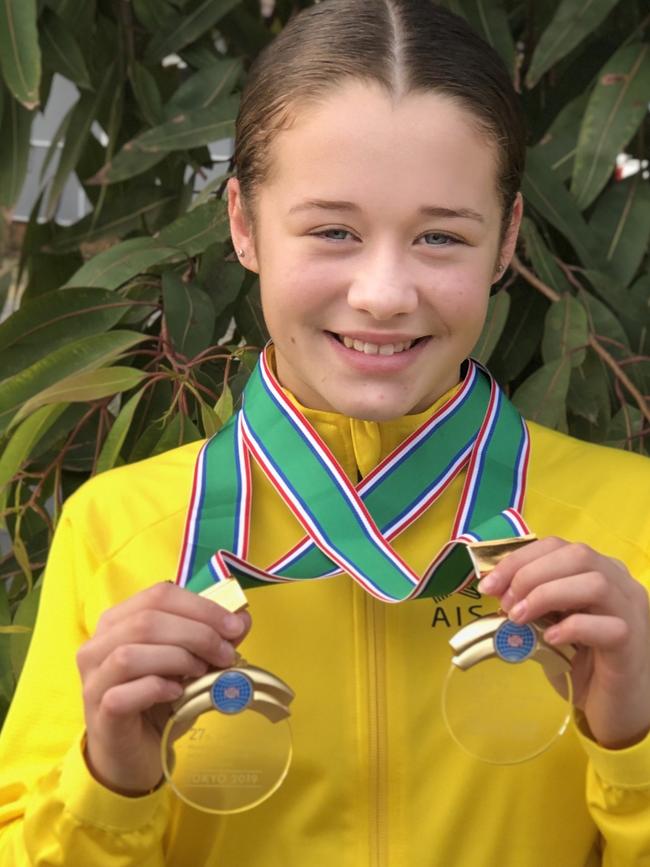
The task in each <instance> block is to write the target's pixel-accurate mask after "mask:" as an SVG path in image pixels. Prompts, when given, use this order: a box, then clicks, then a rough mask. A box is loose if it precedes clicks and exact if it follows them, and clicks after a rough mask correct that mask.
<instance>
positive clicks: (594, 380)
mask: <svg viewBox="0 0 650 867" xmlns="http://www.w3.org/2000/svg"><path fill="white" fill-rule="evenodd" d="M567 406H568V407H569V409H570V410H571V412H573V413H575V414H576V415H579V416H581V417H582V418H586V419H587V420H588V421H590V422H591V423H592V424H597V423H598V422H599V421H603V420H604V421H605V422H609V417H610V411H611V410H610V400H609V379H608V374H607V370H606V369H605V367H604V366H603V362H602V361H601V359H600V358H599V357H598V355H596V353H595V352H594V350H593V349H588V350H587V353H586V355H585V360H584V362H583V363H582V364H581V365H580V366H579V367H575V368H574V369H573V370H572V371H571V382H570V384H569V394H568V397H567Z"/></svg>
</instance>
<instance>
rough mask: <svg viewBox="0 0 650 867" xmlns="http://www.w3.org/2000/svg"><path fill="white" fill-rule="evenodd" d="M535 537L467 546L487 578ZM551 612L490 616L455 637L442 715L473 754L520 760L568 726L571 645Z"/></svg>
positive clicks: (477, 568) (478, 570) (504, 760)
mask: <svg viewBox="0 0 650 867" xmlns="http://www.w3.org/2000/svg"><path fill="white" fill-rule="evenodd" d="M534 539H535V537H534V536H531V535H528V536H524V537H522V538H518V539H499V540H496V541H491V542H476V543H470V544H468V546H467V548H468V552H469V555H470V557H471V559H472V562H473V564H474V569H475V572H476V575H477V576H478V577H479V578H483V577H484V576H485V575H487V574H488V573H489V572H491V571H492V569H494V568H495V566H496V565H497V563H499V562H500V561H501V560H502V559H503V558H504V557H506V556H507V555H508V554H509V553H511V552H512V551H513V550H516V549H517V548H520V547H521V546H522V545H525V544H528V543H529V542H531V541H533V540H534ZM553 622H554V619H553V618H552V617H546V618H541V619H539V620H537V621H534V622H532V623H525V624H518V623H514V622H512V621H511V620H508V617H507V615H506V614H504V613H502V612H499V613H496V614H490V615H487V616H485V617H482V618H480V619H479V620H476V621H474V622H473V623H470V624H468V625H467V626H465V627H463V628H462V629H461V630H460V631H459V632H457V633H456V635H454V636H453V638H452V639H451V640H450V642H449V643H450V645H451V647H452V650H453V651H454V656H453V657H452V660H451V662H452V665H451V667H450V670H449V673H448V675H447V679H446V681H445V685H444V690H443V716H444V719H445V723H446V725H447V728H448V729H449V732H450V733H451V735H452V737H453V738H454V740H455V741H456V742H457V743H458V744H459V745H460V746H461V747H462V748H463V749H464V750H465V751H466V752H469V753H470V754H471V755H472V756H474V757H475V758H479V759H482V760H483V761H487V762H493V763H496V764H515V763H518V762H522V761H526V760H527V759H530V758H533V757H534V756H536V755H539V754H540V753H541V752H543V751H544V750H546V749H548V747H549V746H550V745H551V744H552V743H553V742H554V741H555V740H556V739H557V738H558V737H559V736H560V735H561V734H562V733H563V732H564V731H565V729H566V727H567V725H568V722H569V719H570V715H571V706H570V702H571V697H572V691H571V677H570V674H571V660H572V658H573V656H574V655H575V648H574V647H573V646H571V645H561V646H552V645H550V644H548V643H547V642H546V641H545V640H544V631H545V630H546V629H547V628H548V627H549V626H550V625H551V624H552V623H553Z"/></svg>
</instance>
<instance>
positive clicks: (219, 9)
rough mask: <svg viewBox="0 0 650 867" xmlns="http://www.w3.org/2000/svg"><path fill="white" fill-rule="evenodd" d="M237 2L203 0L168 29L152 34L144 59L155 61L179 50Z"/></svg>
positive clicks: (195, 38) (234, 0)
mask: <svg viewBox="0 0 650 867" xmlns="http://www.w3.org/2000/svg"><path fill="white" fill-rule="evenodd" d="M239 2H240V0H204V2H203V3H201V4H199V5H198V6H197V7H196V8H195V9H194V10H193V11H192V12H191V13H190V14H186V15H184V16H183V17H182V18H180V17H179V19H178V21H177V22H176V23H175V24H174V26H172V27H171V28H170V29H169V30H167V31H166V32H164V31H163V32H159V33H156V34H155V35H154V37H153V39H152V40H151V42H150V43H149V45H148V47H147V50H146V53H145V61H146V62H147V63H156V62H158V61H160V60H162V59H163V58H164V57H166V56H167V55H168V54H173V53H174V52H177V51H180V49H181V48H184V47H185V46H186V45H189V44H190V43H191V42H195V41H196V40H197V39H198V38H199V37H200V36H202V35H203V34H204V33H205V32H206V31H207V30H209V29H210V28H211V27H213V26H214V25H215V24H216V23H217V21H219V19H220V18H223V16H224V15H225V14H226V13H227V12H229V11H230V10H231V9H232V8H233V7H234V6H237V4H238V3H239Z"/></svg>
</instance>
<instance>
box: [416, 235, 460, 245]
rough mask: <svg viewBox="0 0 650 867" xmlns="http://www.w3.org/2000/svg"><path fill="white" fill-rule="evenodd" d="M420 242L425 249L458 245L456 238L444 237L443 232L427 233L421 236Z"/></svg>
mask: <svg viewBox="0 0 650 867" xmlns="http://www.w3.org/2000/svg"><path fill="white" fill-rule="evenodd" d="M420 240H422V241H424V243H425V246H427V247H447V246H451V245H452V244H458V243H459V241H458V240H457V239H456V238H452V236H451V235H445V234H444V233H443V232H427V233H426V234H425V235H422V236H421V238H420Z"/></svg>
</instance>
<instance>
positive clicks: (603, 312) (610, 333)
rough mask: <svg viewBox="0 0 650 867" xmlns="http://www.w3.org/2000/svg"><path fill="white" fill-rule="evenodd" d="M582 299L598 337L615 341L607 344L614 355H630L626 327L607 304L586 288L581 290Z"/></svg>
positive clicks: (591, 325)
mask: <svg viewBox="0 0 650 867" xmlns="http://www.w3.org/2000/svg"><path fill="white" fill-rule="evenodd" d="M580 300H581V301H582V303H583V305H584V307H585V309H586V311H587V316H588V319H589V327H590V329H591V331H592V332H593V333H594V334H595V335H596V336H597V337H605V338H609V340H610V341H614V342H613V343H611V342H608V343H606V344H605V348H606V349H607V351H608V352H609V354H610V355H613V356H614V358H623V357H625V356H626V355H629V342H628V339H627V335H626V333H625V329H624V328H623V326H622V325H621V323H620V322H619V321H618V319H617V318H616V316H615V315H614V314H613V313H612V311H611V310H610V309H609V308H608V307H607V305H605V304H603V302H602V301H599V300H598V298H595V297H594V296H593V295H592V294H591V293H590V292H586V291H584V290H583V291H582V292H580Z"/></svg>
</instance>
